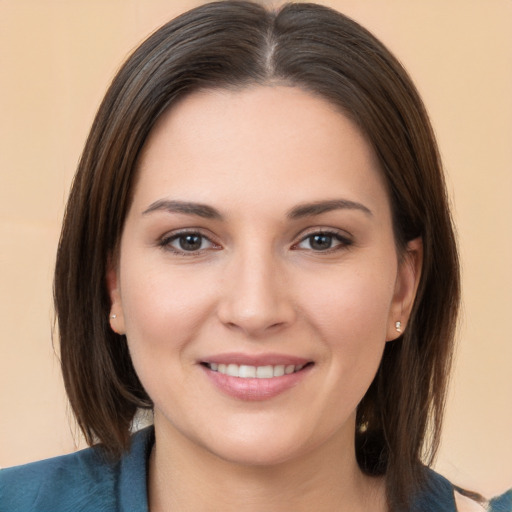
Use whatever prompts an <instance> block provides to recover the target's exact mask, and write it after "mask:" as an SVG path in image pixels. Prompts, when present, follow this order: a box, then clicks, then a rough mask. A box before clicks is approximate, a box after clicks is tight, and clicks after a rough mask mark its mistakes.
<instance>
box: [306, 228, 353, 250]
mask: <svg viewBox="0 0 512 512" xmlns="http://www.w3.org/2000/svg"><path fill="white" fill-rule="evenodd" d="M351 244H352V242H351V241H350V240H349V239H348V238H345V237H343V236H341V235H340V234H339V233H330V232H319V233H311V234H309V235H307V236H306V237H304V238H303V239H302V240H301V241H300V242H299V244H297V247H298V248H299V249H308V250H311V251H315V252H326V251H330V250H336V249H341V248H343V247H346V246H349V245H351Z"/></svg>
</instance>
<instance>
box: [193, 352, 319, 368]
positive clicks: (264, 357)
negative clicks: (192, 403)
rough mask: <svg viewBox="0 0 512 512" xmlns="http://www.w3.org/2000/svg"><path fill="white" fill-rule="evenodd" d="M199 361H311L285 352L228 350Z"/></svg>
mask: <svg viewBox="0 0 512 512" xmlns="http://www.w3.org/2000/svg"><path fill="white" fill-rule="evenodd" d="M200 362H201V363H216V364H237V365H247V366H278V365H292V364H293V365H295V366H300V365H305V364H307V363H310V362H312V361H311V360H310V359H305V358H304V357H297V356H292V355H287V354H275V353H267V354H242V353H236V352H230V353H225V354H215V355H212V356H208V357H205V358H204V359H202V360H201V361H200Z"/></svg>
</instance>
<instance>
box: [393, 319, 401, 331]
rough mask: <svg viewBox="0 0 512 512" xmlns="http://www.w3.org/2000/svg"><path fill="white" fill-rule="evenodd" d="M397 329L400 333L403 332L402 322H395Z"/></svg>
mask: <svg viewBox="0 0 512 512" xmlns="http://www.w3.org/2000/svg"><path fill="white" fill-rule="evenodd" d="M395 329H396V330H397V331H398V332H402V322H400V321H398V322H395Z"/></svg>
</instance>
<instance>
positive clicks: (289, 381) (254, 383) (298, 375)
mask: <svg viewBox="0 0 512 512" xmlns="http://www.w3.org/2000/svg"><path fill="white" fill-rule="evenodd" d="M312 366H313V365H307V366H306V367H305V368H303V369H302V370H299V371H298V372H295V373H290V374H288V375H283V376H281V377H272V378H271V379H255V378H249V379H244V378H241V377H231V376H230V375H226V374H224V373H220V372H216V371H213V370H210V369H209V368H208V367H206V366H203V367H202V368H203V370H204V371H205V373H206V375H207V376H208V378H209V379H210V381H211V382H213V384H214V385H215V386H216V387H217V389H219V390H220V391H222V392H223V393H224V394H226V395H229V396H231V397H233V398H238V399H239V400H247V401H258V400H269V399H270V398H274V397H276V396H278V395H280V394H282V393H284V392H285V391H288V390H289V389H291V388H293V387H295V386H296V385H297V384H299V382H300V381H302V379H304V378H305V377H306V375H307V374H308V373H309V371H310V370H311V368H312Z"/></svg>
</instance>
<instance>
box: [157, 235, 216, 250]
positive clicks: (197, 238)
mask: <svg viewBox="0 0 512 512" xmlns="http://www.w3.org/2000/svg"><path fill="white" fill-rule="evenodd" d="M159 245H160V246H161V247H163V248H164V249H170V250H171V251H173V252H175V253H178V254H186V253H189V254H194V253H197V252H199V251H204V250H208V249H219V246H218V245H217V244H214V243H213V242H212V241H211V240H210V239H209V238H208V237H206V236H205V235H203V234H201V233H198V232H196V231H186V232H181V233H177V234H175V235H171V236H167V237H164V238H163V239H162V240H161V241H160V243H159Z"/></svg>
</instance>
